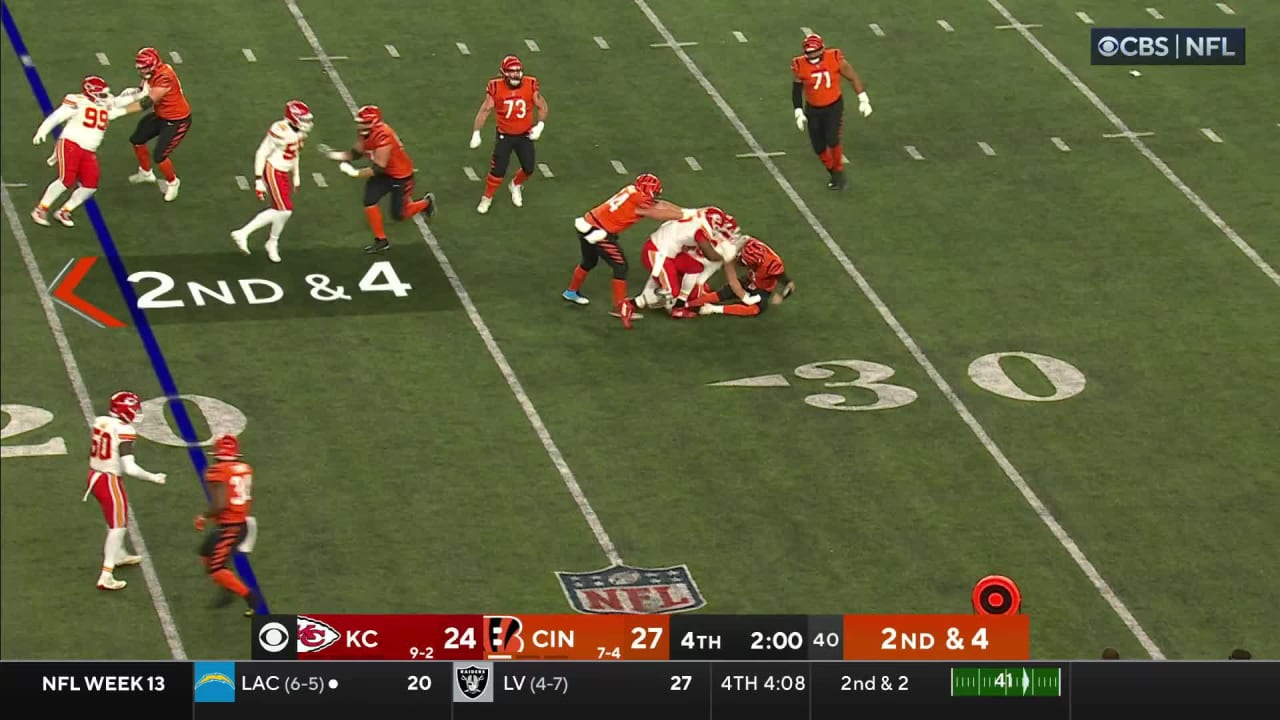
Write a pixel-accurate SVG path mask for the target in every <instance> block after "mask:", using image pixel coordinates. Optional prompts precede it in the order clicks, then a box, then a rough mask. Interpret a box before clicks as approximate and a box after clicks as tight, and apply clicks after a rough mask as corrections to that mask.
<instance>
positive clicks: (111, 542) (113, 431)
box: [81, 392, 165, 590]
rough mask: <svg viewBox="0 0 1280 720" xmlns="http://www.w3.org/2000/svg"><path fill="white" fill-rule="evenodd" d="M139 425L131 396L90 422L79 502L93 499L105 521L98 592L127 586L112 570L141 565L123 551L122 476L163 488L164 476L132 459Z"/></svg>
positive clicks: (120, 397) (119, 396)
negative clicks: (86, 464) (84, 482)
mask: <svg viewBox="0 0 1280 720" xmlns="http://www.w3.org/2000/svg"><path fill="white" fill-rule="evenodd" d="M141 421H142V400H140V399H139V398H138V396H137V395H135V394H134V393H131V392H118V393H116V394H115V395H112V396H111V404H110V406H109V409H108V410H107V414H106V415H100V416H98V417H96V418H94V419H93V436H92V437H91V439H90V444H89V487H88V488H86V489H85V491H84V497H83V498H81V501H85V500H88V499H89V496H90V495H92V496H93V497H94V498H96V499H97V501H98V505H100V506H101V507H102V515H103V517H105V518H106V520H107V540H106V542H105V543H104V544H103V547H102V572H100V573H99V574H98V589H99V590H121V589H123V588H124V586H125V584H126V583H125V581H123V580H117V579H116V578H115V575H114V573H115V569H116V568H117V567H121V566H124V565H137V564H138V563H140V562H142V556H141V555H131V554H129V551H128V550H125V547H124V536H125V533H126V531H127V530H128V527H129V497H128V496H127V495H126V494H125V492H124V480H123V478H122V477H121V476H123V475H128V476H129V477H135V478H138V479H139V480H146V481H148V482H153V483H156V484H157V485H163V484H164V481H165V475H164V473H153V472H148V471H146V470H143V469H142V468H141V467H139V466H138V463H137V461H135V460H134V459H133V442H134V440H136V439H137V438H138V431H137V430H134V429H133V423H135V422H141Z"/></svg>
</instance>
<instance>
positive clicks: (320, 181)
mask: <svg viewBox="0 0 1280 720" xmlns="http://www.w3.org/2000/svg"><path fill="white" fill-rule="evenodd" d="M311 181H312V182H314V183H315V184H316V187H318V188H327V187H329V181H328V180H325V179H324V175H322V174H320V173H318V172H313V173H311Z"/></svg>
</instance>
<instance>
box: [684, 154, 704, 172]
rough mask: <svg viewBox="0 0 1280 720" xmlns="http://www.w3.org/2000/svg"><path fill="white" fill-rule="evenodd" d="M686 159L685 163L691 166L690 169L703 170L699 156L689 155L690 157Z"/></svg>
mask: <svg viewBox="0 0 1280 720" xmlns="http://www.w3.org/2000/svg"><path fill="white" fill-rule="evenodd" d="M684 161H685V164H687V165H688V166H689V169H690V170H692V171H694V172H699V171H701V170H702V166H701V165H699V164H698V158H696V157H693V156H689V157H686V158H685V159H684Z"/></svg>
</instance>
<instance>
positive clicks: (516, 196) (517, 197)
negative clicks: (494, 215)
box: [511, 180, 524, 207]
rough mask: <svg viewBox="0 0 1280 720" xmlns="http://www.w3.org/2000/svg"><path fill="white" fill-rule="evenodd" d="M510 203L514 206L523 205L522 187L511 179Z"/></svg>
mask: <svg viewBox="0 0 1280 720" xmlns="http://www.w3.org/2000/svg"><path fill="white" fill-rule="evenodd" d="M511 204H512V205H515V206H516V207H524V188H522V187H520V186H519V185H517V184H516V183H515V181H514V180H512V181H511Z"/></svg>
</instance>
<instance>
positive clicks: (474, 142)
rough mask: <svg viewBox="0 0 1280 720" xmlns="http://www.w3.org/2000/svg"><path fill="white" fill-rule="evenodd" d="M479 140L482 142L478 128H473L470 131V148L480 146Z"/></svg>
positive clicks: (473, 148)
mask: <svg viewBox="0 0 1280 720" xmlns="http://www.w3.org/2000/svg"><path fill="white" fill-rule="evenodd" d="M481 142H482V141H481V140H480V131H479V130H474V131H472V133H471V149H472V150H475V149H476V148H478V147H480V143H481Z"/></svg>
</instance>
